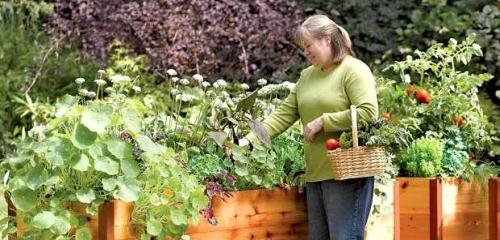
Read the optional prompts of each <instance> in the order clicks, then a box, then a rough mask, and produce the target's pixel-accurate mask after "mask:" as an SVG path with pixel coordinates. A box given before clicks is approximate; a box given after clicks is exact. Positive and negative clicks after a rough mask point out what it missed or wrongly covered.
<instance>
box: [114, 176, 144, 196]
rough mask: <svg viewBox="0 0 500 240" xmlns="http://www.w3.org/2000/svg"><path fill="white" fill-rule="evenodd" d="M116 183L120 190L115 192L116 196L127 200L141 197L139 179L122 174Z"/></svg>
mask: <svg viewBox="0 0 500 240" xmlns="http://www.w3.org/2000/svg"><path fill="white" fill-rule="evenodd" d="M116 183H117V185H118V192H117V193H116V194H114V197H116V198H119V199H121V200H123V201H125V202H133V201H137V199H139V191H140V188H139V184H138V182H137V180H135V179H132V178H123V177H122V176H120V177H118V179H117V181H116Z"/></svg>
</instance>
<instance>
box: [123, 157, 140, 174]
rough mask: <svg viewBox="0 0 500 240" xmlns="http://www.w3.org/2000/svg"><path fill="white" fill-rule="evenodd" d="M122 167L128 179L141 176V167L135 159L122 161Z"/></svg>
mask: <svg viewBox="0 0 500 240" xmlns="http://www.w3.org/2000/svg"><path fill="white" fill-rule="evenodd" d="M120 167H121V169H122V172H123V174H125V176H127V177H136V176H137V175H139V171H140V169H139V165H138V164H137V162H136V161H135V160H134V159H131V158H125V159H122V160H120Z"/></svg>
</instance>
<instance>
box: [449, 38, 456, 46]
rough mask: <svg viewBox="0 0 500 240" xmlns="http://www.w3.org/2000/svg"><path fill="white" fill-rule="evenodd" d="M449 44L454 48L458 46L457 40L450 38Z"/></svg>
mask: <svg viewBox="0 0 500 240" xmlns="http://www.w3.org/2000/svg"><path fill="white" fill-rule="evenodd" d="M449 42H450V45H451V46H452V47H455V46H457V40H456V39H454V38H450V41H449Z"/></svg>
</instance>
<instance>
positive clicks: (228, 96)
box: [221, 91, 231, 99]
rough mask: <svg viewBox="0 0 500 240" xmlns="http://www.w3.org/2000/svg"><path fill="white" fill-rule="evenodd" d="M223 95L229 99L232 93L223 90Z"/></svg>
mask: <svg viewBox="0 0 500 240" xmlns="http://www.w3.org/2000/svg"><path fill="white" fill-rule="evenodd" d="M221 96H222V99H228V98H230V97H231V95H229V93H228V92H226V91H222V92H221Z"/></svg>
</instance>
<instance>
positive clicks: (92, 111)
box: [82, 104, 113, 134]
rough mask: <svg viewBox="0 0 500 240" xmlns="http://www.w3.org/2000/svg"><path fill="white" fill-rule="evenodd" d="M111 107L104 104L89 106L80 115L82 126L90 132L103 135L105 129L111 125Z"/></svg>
mask: <svg viewBox="0 0 500 240" xmlns="http://www.w3.org/2000/svg"><path fill="white" fill-rule="evenodd" d="M112 114H113V107H111V106H110V105H106V104H95V105H91V106H89V108H87V109H85V111H83V113H82V124H83V125H85V127H87V128H88V129H89V130H90V131H93V132H96V133H98V134H102V133H104V131H105V130H106V127H107V126H108V125H109V124H110V123H111V115H112Z"/></svg>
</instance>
